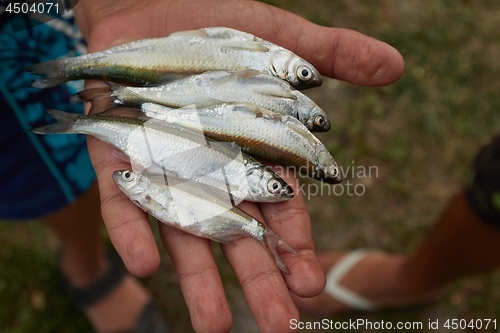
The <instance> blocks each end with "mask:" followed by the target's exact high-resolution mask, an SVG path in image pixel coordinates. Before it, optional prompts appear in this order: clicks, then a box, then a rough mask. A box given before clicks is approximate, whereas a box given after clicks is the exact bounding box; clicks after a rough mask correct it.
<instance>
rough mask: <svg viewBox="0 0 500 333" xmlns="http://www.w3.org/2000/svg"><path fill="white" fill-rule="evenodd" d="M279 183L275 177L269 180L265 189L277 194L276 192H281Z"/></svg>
mask: <svg viewBox="0 0 500 333" xmlns="http://www.w3.org/2000/svg"><path fill="white" fill-rule="evenodd" d="M281 188H282V187H281V183H280V182H279V181H277V180H275V179H273V180H270V181H269V182H268V183H267V189H268V190H269V192H271V193H272V194H277V193H280V192H281Z"/></svg>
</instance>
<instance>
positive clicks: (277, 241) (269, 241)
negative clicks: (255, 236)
mask: <svg viewBox="0 0 500 333" xmlns="http://www.w3.org/2000/svg"><path fill="white" fill-rule="evenodd" d="M263 244H264V246H265V248H266V250H267V252H268V253H269V254H270V255H271V257H272V258H273V259H274V262H275V263H276V266H278V268H279V269H280V270H281V271H282V272H284V273H286V274H290V270H289V269H288V267H287V266H286V265H285V263H284V262H283V260H282V259H281V257H280V255H279V254H278V251H277V249H278V248H280V249H282V250H285V251H286V252H289V253H292V254H294V255H296V256H300V255H299V254H298V252H297V251H295V250H294V249H293V248H292V247H291V246H290V245H288V243H287V242H285V240H284V239H283V238H281V237H280V236H278V235H276V234H275V233H274V232H273V231H272V230H271V229H269V228H266V233H265V234H264V242H263Z"/></svg>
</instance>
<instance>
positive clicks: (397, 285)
mask: <svg viewBox="0 0 500 333" xmlns="http://www.w3.org/2000/svg"><path fill="white" fill-rule="evenodd" d="M318 257H319V259H320V261H321V263H322V265H323V268H324V269H325V272H327V276H328V272H331V270H332V268H334V267H335V265H337V264H338V263H340V262H342V260H343V259H345V258H346V254H341V253H325V254H320V255H319V256H318ZM407 267H408V258H407V257H406V256H403V255H388V254H383V253H378V252H368V253H365V254H364V255H363V256H362V257H361V258H360V259H359V261H357V262H356V263H355V264H354V265H353V266H352V267H351V268H350V269H348V270H347V271H345V273H344V275H343V276H340V279H339V280H338V281H337V283H338V284H339V285H340V286H342V287H343V288H342V289H347V290H349V291H350V292H352V293H355V294H356V295H357V296H359V298H361V299H363V301H362V302H363V303H366V304H367V307H369V306H370V305H371V306H373V307H374V308H375V309H382V308H397V307H407V306H411V305H417V304H423V303H428V302H432V301H435V300H436V299H437V296H438V294H440V292H438V291H436V289H435V288H429V289H427V290H426V288H425V287H423V286H418V283H416V282H415V283H414V282H413V281H412V277H411V276H408V274H407V273H406V272H407V271H408V270H407ZM413 280H414V279H413ZM431 289H432V290H431ZM293 299H294V302H295V304H296V305H297V308H298V309H299V311H300V312H301V313H303V314H308V315H312V316H319V317H325V316H330V315H335V314H340V313H344V312H351V311H359V310H360V309H356V308H353V307H350V306H349V305H347V304H345V303H343V302H341V301H340V300H338V299H335V298H334V297H332V296H331V295H329V294H328V293H327V292H325V291H323V292H322V293H321V294H320V295H318V296H316V297H313V298H300V297H297V296H295V295H293Z"/></svg>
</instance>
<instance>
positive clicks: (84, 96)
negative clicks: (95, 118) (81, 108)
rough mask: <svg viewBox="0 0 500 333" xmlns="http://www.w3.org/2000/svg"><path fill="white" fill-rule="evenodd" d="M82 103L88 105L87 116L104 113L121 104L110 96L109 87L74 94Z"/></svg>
mask: <svg viewBox="0 0 500 333" xmlns="http://www.w3.org/2000/svg"><path fill="white" fill-rule="evenodd" d="M76 96H78V97H79V98H80V99H81V100H82V101H84V102H89V103H90V111H89V115H95V114H99V113H102V112H105V111H107V110H109V109H112V108H114V107H116V106H117V105H119V104H122V103H121V101H120V100H118V99H116V98H114V96H112V95H111V90H110V89H109V87H106V88H90V89H85V90H83V91H80V92H78V93H76Z"/></svg>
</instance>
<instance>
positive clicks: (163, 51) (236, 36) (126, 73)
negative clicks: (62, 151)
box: [28, 27, 323, 89]
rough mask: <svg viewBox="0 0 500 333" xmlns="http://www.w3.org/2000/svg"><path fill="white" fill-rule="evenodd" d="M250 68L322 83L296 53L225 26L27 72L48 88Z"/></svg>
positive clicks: (150, 81)
mask: <svg viewBox="0 0 500 333" xmlns="http://www.w3.org/2000/svg"><path fill="white" fill-rule="evenodd" d="M246 69H255V70H257V71H259V72H261V73H265V74H269V75H274V76H277V77H279V78H281V79H283V80H286V81H288V82H290V84H291V85H293V86H294V87H296V88H297V89H303V88H311V87H316V86H319V85H321V84H322V82H323V78H322V77H321V75H320V74H319V72H318V71H317V70H316V69H315V68H314V67H313V66H312V65H311V64H310V63H308V62H307V61H305V60H304V59H302V58H300V57H299V56H297V55H296V54H294V53H293V52H291V51H289V50H287V49H285V48H283V47H281V46H278V45H276V44H273V43H270V42H268V41H265V40H263V39H261V38H258V37H255V36H254V35H251V34H248V33H245V32H241V31H238V30H234V29H229V28H223V27H218V28H205V29H200V30H192V31H182V32H176V33H173V34H171V35H169V36H168V37H165V38H152V39H143V40H139V41H136V42H132V43H128V44H123V45H120V46H117V47H113V48H111V49H108V50H105V51H101V52H96V53H91V54H86V55H83V56H79V57H74V58H65V59H59V60H53V61H48V62H44V63H40V64H36V65H34V66H32V67H31V68H29V69H28V71H31V72H33V73H34V74H38V75H43V76H44V77H45V78H44V79H39V80H36V81H35V82H34V84H33V85H34V86H35V87H37V88H45V87H51V86H55V85H58V84H60V83H63V82H65V81H69V80H78V79H104V80H107V81H115V82H123V83H129V84H135V85H157V84H160V83H163V82H167V81H171V80H175V79H179V78H180V77H183V76H185V75H186V74H197V73H203V72H205V71H211V70H229V71H238V70H246Z"/></svg>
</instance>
